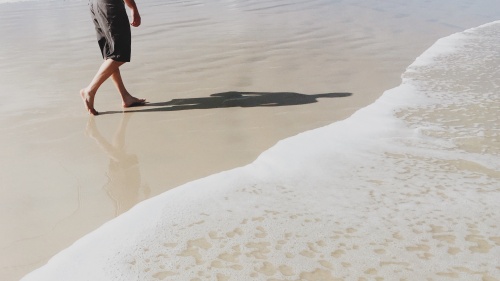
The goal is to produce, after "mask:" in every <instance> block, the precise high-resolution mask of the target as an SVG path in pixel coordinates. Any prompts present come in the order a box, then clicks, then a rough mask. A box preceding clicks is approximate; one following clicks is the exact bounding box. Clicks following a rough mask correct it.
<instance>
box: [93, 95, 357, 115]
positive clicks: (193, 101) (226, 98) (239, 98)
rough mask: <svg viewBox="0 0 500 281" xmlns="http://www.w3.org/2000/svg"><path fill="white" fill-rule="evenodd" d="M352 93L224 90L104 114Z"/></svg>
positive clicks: (283, 102)
mask: <svg viewBox="0 0 500 281" xmlns="http://www.w3.org/2000/svg"><path fill="white" fill-rule="evenodd" d="M351 95H352V94H351V93H326V94H316V95H306V94H299V93H292V92H235V91H231V92H224V93H218V94H212V95H210V96H209V97H202V98H187V99H173V100H171V101H166V102H154V103H146V104H145V105H143V106H141V107H137V108H132V109H128V110H126V111H103V112H100V113H99V114H100V115H103V114H113V113H124V112H125V113H126V112H161V111H178V110H192V109H213V108H224V107H266V106H287V105H300V104H309V103H315V102H318V98H340V97H348V96H351Z"/></svg>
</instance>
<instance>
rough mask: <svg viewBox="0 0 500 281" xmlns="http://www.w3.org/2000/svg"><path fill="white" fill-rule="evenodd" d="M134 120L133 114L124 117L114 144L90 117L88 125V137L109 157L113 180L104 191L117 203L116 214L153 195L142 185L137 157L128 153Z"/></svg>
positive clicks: (109, 171)
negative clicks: (129, 127)
mask: <svg viewBox="0 0 500 281" xmlns="http://www.w3.org/2000/svg"><path fill="white" fill-rule="evenodd" d="M130 118H131V115H130V114H123V115H122V119H121V120H120V124H119V126H118V128H117V129H116V131H115V134H114V136H113V140H112V142H111V143H110V142H108V141H107V140H106V138H104V137H103V136H102V135H101V133H100V132H99V130H98V129H97V125H96V121H95V119H94V118H93V117H90V118H89V120H88V122H87V130H86V131H87V134H88V136H89V137H91V138H92V139H94V140H95V141H96V143H97V144H98V145H99V147H101V148H102V150H103V151H104V152H106V154H107V155H108V157H109V165H108V173H107V176H108V179H109V181H108V183H106V185H105V186H104V189H105V190H106V191H107V193H108V196H109V197H110V198H111V200H113V202H114V205H115V215H119V214H121V213H123V212H126V211H127V210H129V209H130V208H132V207H133V206H134V205H135V204H137V203H138V202H139V201H140V200H142V199H145V198H148V197H149V193H150V189H149V187H148V186H147V185H144V186H141V174H140V169H139V160H138V158H137V155H135V154H132V153H128V152H127V150H126V146H125V134H126V129H127V124H128V122H129V120H130ZM141 195H142V196H141Z"/></svg>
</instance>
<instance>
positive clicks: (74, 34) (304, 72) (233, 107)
mask: <svg viewBox="0 0 500 281" xmlns="http://www.w3.org/2000/svg"><path fill="white" fill-rule="evenodd" d="M370 2H371V1H339V2H337V3H329V1H251V2H247V1H234V2H225V1H214V2H210V3H204V2H197V1H183V2H169V3H164V2H163V1H150V2H147V3H140V4H139V6H140V8H141V12H142V16H143V25H142V26H141V27H140V28H137V29H134V30H133V40H134V43H133V44H134V45H133V58H132V62H131V63H130V64H128V65H125V66H124V67H123V69H122V73H123V76H124V79H125V81H126V84H127V86H128V88H129V90H130V91H131V92H132V93H134V94H135V95H137V96H140V97H144V98H147V99H148V101H150V104H149V105H148V106H146V107H142V108H135V109H131V110H128V111H133V112H129V113H126V114H123V113H122V109H121V108H120V102H119V99H118V95H117V93H116V92H115V90H114V89H113V88H112V85H111V84H110V83H108V84H106V85H104V86H103V88H102V89H101V91H100V93H99V95H98V97H97V100H96V108H97V109H98V110H99V111H100V112H102V113H103V114H102V116H98V117H96V118H89V117H88V116H87V115H86V112H85V111H84V109H83V106H82V104H81V100H80V99H79V97H78V89H80V88H81V87H83V86H85V84H86V83H88V81H89V80H90V79H91V78H92V76H93V74H94V73H95V71H96V69H97V67H98V66H99V64H100V57H99V53H98V49H97V44H96V42H95V39H94V34H93V28H92V24H91V22H90V18H89V14H88V11H87V7H86V2H85V1H53V2H26V3H9V4H2V5H0V27H1V29H0V34H1V37H2V38H3V40H2V44H1V46H0V58H1V60H2V64H1V65H0V98H2V100H7V101H8V102H4V103H2V104H1V105H0V142H1V144H2V145H1V149H0V154H1V159H2V160H1V162H0V180H1V183H0V184H1V186H0V187H1V188H0V192H1V193H0V195H1V196H0V200H1V203H0V208H1V209H0V214H1V215H0V223H1V225H2V230H1V233H0V248H1V249H2V250H1V254H0V264H1V268H0V278H1V279H2V280H17V279H19V278H20V277H21V276H23V275H24V274H26V273H28V272H30V271H31V270H33V269H35V268H37V267H39V266H41V265H43V264H44V263H45V262H46V261H47V260H48V259H49V258H50V257H51V256H53V255H54V254H56V253H57V252H59V251H60V250H62V249H64V248H66V247H67V246H69V245H70V244H71V243H73V242H74V241H75V240H77V239H78V238H79V237H81V236H83V235H85V234H86V233H88V232H90V231H92V230H93V229H95V228H97V227H98V226H100V225H101V224H102V223H104V222H106V221H108V220H110V219H112V218H114V217H116V216H117V215H119V214H121V213H123V212H125V211H126V210H128V209H129V208H130V207H132V206H133V205H134V204H136V203H137V202H140V201H141V200H144V199H146V198H149V197H152V196H155V195H158V194H160V193H162V192H164V191H166V190H169V189H171V188H174V187H176V186H178V185H180V184H183V183H186V182H189V181H192V180H195V179H199V178H202V177H204V176H208V175H211V174H214V173H217V172H220V171H224V170H228V169H231V168H234V167H239V166H242V165H245V164H248V163H250V162H252V161H253V160H254V159H255V158H256V157H257V156H258V155H259V154H260V153H261V152H262V151H264V150H266V149H267V148H269V147H271V146H272V145H274V144H275V143H276V142H277V141H279V140H281V139H284V138H287V137H290V136H293V135H295V134H297V133H300V132H303V131H306V130H310V129H314V128H318V127H321V126H324V125H327V124H330V123H332V122H335V121H337V120H341V119H343V118H346V117H348V116H349V115H351V114H352V113H353V112H354V111H356V110H357V109H359V108H361V107H364V106H366V105H368V104H370V103H372V102H373V101H374V100H375V99H376V98H377V97H379V96H380V95H381V94H382V92H383V91H384V90H387V89H389V88H392V87H394V86H396V85H398V84H399V82H400V75H401V73H403V71H404V69H405V68H406V67H407V66H408V65H409V64H410V63H411V62H412V61H413V60H414V58H415V57H416V56H418V55H419V54H420V53H422V52H423V51H424V50H425V49H426V48H427V47H429V46H430V45H431V44H432V43H433V42H434V41H435V40H437V39H438V38H440V37H443V36H445V35H448V34H451V33H454V32H457V31H461V30H463V29H466V28H468V27H472V26H476V25H479V24H482V23H485V22H489V21H492V20H494V19H495V18H494V16H495V15H494V14H493V13H492V12H490V11H493V10H495V9H492V8H491V7H494V6H495V5H496V6H498V4H497V3H495V2H494V1H482V2H481V4H479V5H478V4H477V3H472V2H468V1H460V3H458V4H454V6H453V7H451V6H449V5H446V4H442V3H434V2H438V1H433V2H431V3H427V4H408V3H406V2H405V1H395V2H391V3H384V4H374V3H370ZM26 18H30V19H31V20H30V21H29V22H26V20H25V19H26ZM322 94H324V95H322Z"/></svg>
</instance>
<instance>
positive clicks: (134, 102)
mask: <svg viewBox="0 0 500 281" xmlns="http://www.w3.org/2000/svg"><path fill="white" fill-rule="evenodd" d="M144 104H146V100H145V99H138V98H136V97H134V96H131V95H130V94H129V95H128V96H127V97H126V98H124V99H123V103H122V106H123V107H125V108H127V107H134V106H141V105H144Z"/></svg>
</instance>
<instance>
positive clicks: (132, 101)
mask: <svg viewBox="0 0 500 281" xmlns="http://www.w3.org/2000/svg"><path fill="white" fill-rule="evenodd" d="M111 79H112V80H113V83H114V84H115V86H116V89H118V92H119V93H120V95H121V97H122V106H123V107H132V106H138V105H143V104H144V103H145V102H146V100H145V99H138V98H136V97H134V96H132V95H131V94H130V93H129V92H128V91H127V89H126V88H125V85H124V84H123V79H122V75H121V73H120V69H116V70H115V72H113V74H111Z"/></svg>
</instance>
